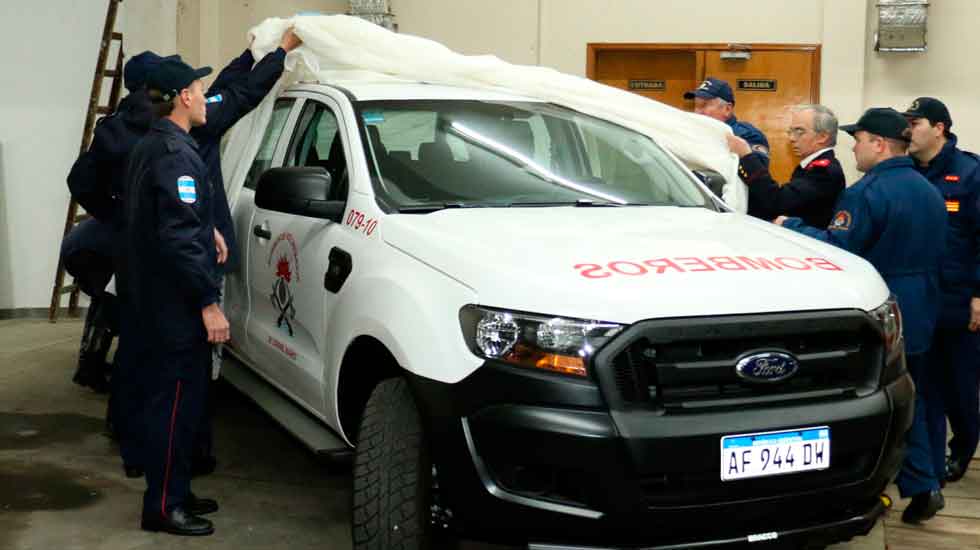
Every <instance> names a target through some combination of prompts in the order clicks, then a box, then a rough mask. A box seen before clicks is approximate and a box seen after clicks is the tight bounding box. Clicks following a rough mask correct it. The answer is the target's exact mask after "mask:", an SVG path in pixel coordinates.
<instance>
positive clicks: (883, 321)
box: [871, 296, 905, 383]
mask: <svg viewBox="0 0 980 550" xmlns="http://www.w3.org/2000/svg"><path fill="white" fill-rule="evenodd" d="M871 316H872V317H874V319H875V320H876V321H877V322H878V327H879V329H880V330H881V339H882V344H883V345H884V348H885V372H884V373H883V375H882V382H883V383H887V382H888V381H891V380H893V379H894V378H895V377H896V376H894V375H895V374H896V373H895V372H891V373H889V372H888V371H889V368H891V369H892V370H894V369H899V370H898V373H897V374H901V369H902V365H901V363H902V362H901V361H898V362H897V364H894V365H893V363H896V360H898V359H899V358H900V357H901V355H902V351H903V349H904V347H905V340H904V339H903V337H902V312H901V310H899V308H898V302H897V301H896V300H895V297H894V296H891V297H889V298H888V300H887V301H886V302H885V303H884V304H881V305H880V306H879V307H877V308H875V309H874V310H873V311H872V312H871ZM890 366H891V367H890ZM886 378H887V380H886Z"/></svg>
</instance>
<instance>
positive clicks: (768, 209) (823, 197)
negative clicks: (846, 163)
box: [728, 105, 845, 227]
mask: <svg viewBox="0 0 980 550" xmlns="http://www.w3.org/2000/svg"><path fill="white" fill-rule="evenodd" d="M786 133H787V135H788V136H789V141H790V144H791V145H792V146H793V152H794V153H796V155H797V157H799V158H800V159H801V160H800V163H799V164H798V165H797V166H796V168H794V169H793V175H792V177H791V179H790V180H789V182H787V183H786V184H785V185H780V184H778V183H776V181H775V180H773V179H772V175H771V174H770V173H769V168H768V167H767V166H766V163H765V157H763V156H762V155H761V154H759V153H757V152H755V151H753V150H752V148H751V146H750V145H749V143H748V142H746V141H745V140H744V139H742V138H740V137H737V136H733V135H730V136H728V148H729V149H731V151H732V152H733V153H735V154H736V155H738V157H739V165H738V174H739V177H741V178H742V181H744V182H745V184H746V185H748V187H749V209H748V214H749V215H750V216H755V217H756V218H761V219H764V220H773V219H775V218H776V217H778V216H789V217H796V218H802V219H803V222H804V223H805V224H806V225H810V226H813V227H827V225H828V224H830V218H831V216H832V215H833V213H834V206H835V205H836V203H837V197H838V196H839V195H840V193H841V191H843V190H844V186H845V185H844V171H843V170H842V169H841V166H840V162H838V160H837V157H836V156H835V155H834V146H835V145H837V117H836V116H834V113H833V111H831V110H830V109H828V108H826V107H824V106H823V105H799V106H797V107H795V108H794V109H793V111H792V118H791V122H790V127H789V129H788V130H787V131H786Z"/></svg>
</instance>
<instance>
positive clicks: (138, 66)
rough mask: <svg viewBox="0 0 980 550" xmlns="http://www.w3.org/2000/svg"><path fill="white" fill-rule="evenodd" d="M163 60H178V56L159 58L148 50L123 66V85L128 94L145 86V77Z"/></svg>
mask: <svg viewBox="0 0 980 550" xmlns="http://www.w3.org/2000/svg"><path fill="white" fill-rule="evenodd" d="M164 59H178V60H179V59H180V56H179V55H168V56H167V57H160V56H159V55H157V54H156V53H155V52H151V51H149V50H147V51H145V52H143V53H140V54H137V55H134V56H133V57H131V58H130V59H129V61H127V62H126V64H125V65H124V66H123V83H124V85H125V86H126V89H127V90H129V91H130V92H135V91H136V90H139V89H140V88H142V87H143V86H145V85H146V77H147V76H149V74H150V73H151V72H153V69H156V68H157V65H159V64H160V62H161V61H163V60H164Z"/></svg>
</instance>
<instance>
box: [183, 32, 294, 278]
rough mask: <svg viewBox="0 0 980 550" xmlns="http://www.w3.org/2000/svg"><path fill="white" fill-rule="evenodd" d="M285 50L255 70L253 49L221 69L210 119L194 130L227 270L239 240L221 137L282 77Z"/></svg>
mask: <svg viewBox="0 0 980 550" xmlns="http://www.w3.org/2000/svg"><path fill="white" fill-rule="evenodd" d="M285 59H286V51H285V50H283V49H282V48H279V49H277V50H276V51H274V52H272V53H270V54H268V55H266V56H265V57H263V58H262V60H261V61H259V62H258V64H256V65H255V67H254V68H253V67H252V64H253V63H255V59H254V58H253V57H252V52H251V51H250V50H245V53H243V54H242V55H240V56H238V58H237V59H235V60H234V61H232V62H231V63H229V64H228V66H227V67H225V68H224V69H222V71H221V72H220V73H219V74H218V77H217V78H215V80H214V83H213V84H212V85H211V87H210V88H208V93H207V97H208V104H207V110H208V119H207V123H206V124H205V125H204V126H199V127H197V128H194V129H192V130H191V136H193V137H194V139H196V140H197V142H198V144H199V145H200V153H201V158H202V159H204V164H205V165H207V170H208V176H209V179H210V181H211V182H213V184H214V192H215V212H214V213H215V225H216V226H217V227H218V231H220V232H221V235H222V236H223V237H224V238H225V243H226V244H227V245H228V261H227V262H225V264H224V266H222V268H223V269H224V270H225V271H235V270H236V269H238V263H239V258H238V239H237V238H236V237H235V226H234V223H233V222H232V219H231V209H230V208H229V205H228V196H227V194H226V193H225V179H224V177H223V176H222V174H221V156H220V147H221V137H222V136H223V135H224V134H225V132H227V131H228V130H229V129H230V128H231V127H232V126H234V125H235V123H236V122H238V121H239V120H240V119H241V118H242V117H243V116H245V115H247V114H248V113H249V112H251V111H252V109H254V108H255V107H257V106H258V104H259V103H261V102H262V98H264V97H265V96H266V94H268V93H269V91H270V90H271V89H272V87H273V86H275V84H276V81H278V80H279V77H280V76H282V71H283V63H284V62H285Z"/></svg>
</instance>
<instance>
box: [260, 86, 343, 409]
mask: <svg viewBox="0 0 980 550" xmlns="http://www.w3.org/2000/svg"><path fill="white" fill-rule="evenodd" d="M310 95H311V96H312V97H311V98H308V99H306V100H305V103H304V104H303V105H302V107H301V110H300V113H299V115H298V119H297V122H296V124H295V125H294V126H293V128H294V130H293V132H292V134H291V136H290V140H289V147H288V149H287V150H286V154H285V158H284V159H283V162H282V165H283V166H320V167H323V168H325V169H326V170H327V172H328V173H329V174H330V176H331V180H332V186H331V193H330V194H331V196H330V198H331V199H332V200H346V198H347V187H348V185H347V181H348V176H347V159H348V158H349V157H350V155H349V151H350V149H349V146H348V144H347V143H346V141H345V140H346V135H344V134H345V132H343V131H341V129H342V128H344V127H345V124H344V121H343V120H342V119H341V118H340V117H341V116H342V113H341V111H340V109H339V108H338V106H337V105H336V104H335V102H333V100H331V99H330V98H328V97H325V96H320V95H317V94H310ZM313 97H315V98H316V99H313ZM253 210H254V214H253V216H252V220H251V225H252V227H251V228H250V229H249V232H248V238H249V241H250V244H249V250H250V254H249V293H250V303H251V308H250V315H249V319H248V339H249V343H250V346H251V349H252V351H253V352H254V358H255V360H256V362H257V363H261V367H260V368H261V369H262V370H263V371H264V374H265V375H266V376H267V378H269V379H270V380H271V381H273V382H274V383H275V384H276V385H277V386H279V387H280V389H282V390H284V391H285V392H286V393H288V394H289V395H291V396H292V397H293V398H294V399H297V400H298V401H299V402H301V403H302V404H304V405H306V406H307V408H309V409H311V410H314V411H318V412H322V410H323V392H322V385H321V384H322V381H323V374H324V362H323V356H324V354H325V349H324V346H325V342H326V320H327V318H328V317H329V311H330V309H331V308H332V305H333V302H334V298H335V296H336V295H335V294H333V293H329V292H327V291H326V290H325V289H324V274H325V273H326V272H327V266H328V264H329V261H330V256H331V251H332V249H334V248H335V247H337V246H338V243H339V241H340V239H341V237H342V233H343V232H344V231H345V229H344V228H343V227H342V226H341V225H340V224H337V223H334V222H332V221H330V220H326V219H319V218H311V217H305V216H297V215H293V214H285V213H281V212H274V211H271V210H265V209H261V208H258V207H255V206H254V203H253Z"/></svg>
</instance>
